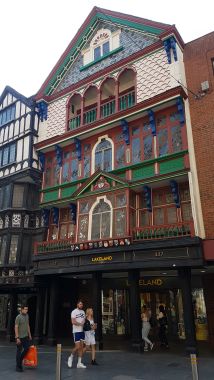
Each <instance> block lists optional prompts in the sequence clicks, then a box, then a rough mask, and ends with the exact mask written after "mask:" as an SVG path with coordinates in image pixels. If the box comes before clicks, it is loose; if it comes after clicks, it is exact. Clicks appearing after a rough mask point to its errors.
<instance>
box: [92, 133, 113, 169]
mask: <svg viewBox="0 0 214 380" xmlns="http://www.w3.org/2000/svg"><path fill="white" fill-rule="evenodd" d="M98 169H100V170H104V171H106V172H109V171H110V170H112V144H111V142H110V141H109V140H107V139H105V138H103V139H102V140H101V141H100V143H98V145H97V146H96V148H95V171H96V170H98Z"/></svg>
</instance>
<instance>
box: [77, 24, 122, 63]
mask: <svg viewBox="0 0 214 380" xmlns="http://www.w3.org/2000/svg"><path fill="white" fill-rule="evenodd" d="M120 33H121V30H120V29H118V30H116V31H115V32H113V33H112V32H111V31H110V30H109V29H104V28H102V29H99V30H98V31H97V33H96V34H95V36H94V38H93V39H92V41H91V43H90V46H89V47H88V48H86V49H84V50H82V55H83V65H84V66H85V65H87V64H89V63H91V62H93V61H97V60H98V59H100V58H102V57H105V56H106V55H108V53H110V52H111V51H112V50H115V49H117V48H119V47H120Z"/></svg>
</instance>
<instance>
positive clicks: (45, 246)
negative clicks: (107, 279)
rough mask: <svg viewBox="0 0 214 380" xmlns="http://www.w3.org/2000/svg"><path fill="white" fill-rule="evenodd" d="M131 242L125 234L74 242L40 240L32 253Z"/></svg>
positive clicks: (120, 244)
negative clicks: (123, 235) (121, 236)
mask: <svg viewBox="0 0 214 380" xmlns="http://www.w3.org/2000/svg"><path fill="white" fill-rule="evenodd" d="M130 244H131V237H130V236H126V237H123V238H117V237H116V238H108V239H102V240H97V241H95V240H90V241H84V242H75V241H74V239H62V240H49V241H42V242H35V244H34V254H35V255H41V254H46V253H51V252H53V253H57V252H58V253H59V252H63V251H71V252H78V251H85V250H90V249H101V248H111V247H119V246H129V245H130Z"/></svg>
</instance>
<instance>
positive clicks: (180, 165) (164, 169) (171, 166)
mask: <svg viewBox="0 0 214 380" xmlns="http://www.w3.org/2000/svg"><path fill="white" fill-rule="evenodd" d="M159 167H160V174H164V173H170V172H174V171H176V170H181V169H184V158H183V157H178V158H175V159H172V160H169V161H163V162H160V166H159Z"/></svg>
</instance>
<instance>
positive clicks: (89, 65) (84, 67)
mask: <svg viewBox="0 0 214 380" xmlns="http://www.w3.org/2000/svg"><path fill="white" fill-rule="evenodd" d="M121 50H123V46H120V47H119V48H117V49H114V50H112V51H110V52H109V53H107V54H105V55H103V56H102V57H100V58H98V59H96V61H93V62H90V63H88V64H87V65H85V66H82V67H80V71H83V70H86V69H87V68H88V67H91V66H93V65H96V63H98V62H100V61H102V60H103V59H105V58H108V57H110V56H111V55H112V54H115V53H119V51H121Z"/></svg>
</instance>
